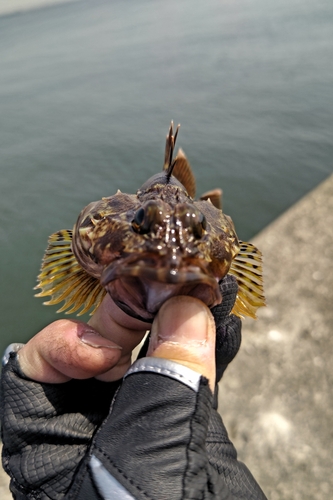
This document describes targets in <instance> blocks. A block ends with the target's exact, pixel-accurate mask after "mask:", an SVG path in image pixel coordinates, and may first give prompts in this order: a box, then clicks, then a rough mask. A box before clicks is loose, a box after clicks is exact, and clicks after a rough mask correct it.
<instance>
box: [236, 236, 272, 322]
mask: <svg viewBox="0 0 333 500" xmlns="http://www.w3.org/2000/svg"><path fill="white" fill-rule="evenodd" d="M239 243H240V250H239V252H238V254H237V255H236V257H235V258H234V259H233V261H232V264H231V267H230V270H229V273H230V274H232V275H233V276H235V278H236V279H237V283H238V293H237V298H236V302H235V305H234V307H233V309H232V311H231V313H232V314H236V316H240V317H243V316H249V317H250V318H253V319H256V317H257V316H256V312H257V309H258V308H259V307H263V306H265V305H266V304H265V297H264V288H263V278H262V255H261V252H260V251H259V250H258V249H257V248H256V247H255V246H254V245H252V243H246V242H244V241H240V242H239Z"/></svg>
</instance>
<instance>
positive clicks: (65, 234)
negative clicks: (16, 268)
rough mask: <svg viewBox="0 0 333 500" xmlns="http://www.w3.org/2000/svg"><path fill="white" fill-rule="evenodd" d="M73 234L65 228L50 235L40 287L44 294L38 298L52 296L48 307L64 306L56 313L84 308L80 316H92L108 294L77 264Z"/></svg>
mask: <svg viewBox="0 0 333 500" xmlns="http://www.w3.org/2000/svg"><path fill="white" fill-rule="evenodd" d="M72 236H73V232H72V231H71V230H70V229H63V230H61V231H58V232H57V233H54V234H52V235H51V236H50V238H49V241H48V247H47V249H46V251H45V255H44V258H43V261H42V267H41V271H40V274H39V275H38V285H37V286H36V287H35V289H38V288H40V289H41V290H42V291H41V292H40V293H37V294H36V295H35V297H47V296H51V299H50V300H49V301H48V302H44V304H46V305H53V304H59V303H60V302H62V301H64V305H63V306H62V307H61V308H60V309H59V310H58V311H57V312H63V311H66V313H65V314H70V313H73V312H76V311H78V310H79V309H81V310H80V311H79V312H78V313H77V316H81V314H84V313H86V312H88V311H89V310H90V309H91V308H93V310H92V311H91V313H90V315H92V314H93V313H94V312H95V310H96V309H97V307H98V306H99V305H100V303H101V301H102V299H103V297H104V295H105V294H106V291H105V290H104V288H103V287H102V286H101V285H100V282H99V280H98V279H97V278H93V277H92V276H90V275H89V274H88V273H86V271H84V269H82V267H81V266H80V265H79V263H78V262H77V260H76V258H75V256H74V254H73V252H72V249H71V245H72Z"/></svg>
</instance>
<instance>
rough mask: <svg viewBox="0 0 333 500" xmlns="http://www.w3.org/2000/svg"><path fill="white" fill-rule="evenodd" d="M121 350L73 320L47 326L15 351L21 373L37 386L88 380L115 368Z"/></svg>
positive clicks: (92, 330)
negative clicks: (34, 381)
mask: <svg viewBox="0 0 333 500" xmlns="http://www.w3.org/2000/svg"><path fill="white" fill-rule="evenodd" d="M121 355H122V348H121V346H119V345H117V344H116V343H115V342H112V341H111V340H109V339H106V338H104V337H102V336H101V335H100V334H99V333H98V332H96V331H95V330H94V329H93V328H92V327H91V326H89V325H86V324H85V323H82V322H79V321H73V320H59V321H55V322H54V323H51V324H50V325H48V326H47V327H46V328H44V329H43V330H42V331H41V332H39V333H38V334H37V335H35V336H34V337H33V338H32V339H31V340H30V341H29V342H28V343H27V344H26V345H25V346H24V347H22V349H21V350H20V351H19V354H18V356H19V364H20V367H21V369H22V371H23V373H24V374H25V375H26V376H27V377H29V378H31V379H33V380H36V381H38V382H45V383H53V384H54V383H62V382H66V381H68V380H70V379H71V378H76V379H85V378H91V377H94V376H97V375H100V374H101V373H104V372H107V371H108V370H110V369H111V368H112V367H113V366H115V365H117V363H118V362H119V360H120V358H121Z"/></svg>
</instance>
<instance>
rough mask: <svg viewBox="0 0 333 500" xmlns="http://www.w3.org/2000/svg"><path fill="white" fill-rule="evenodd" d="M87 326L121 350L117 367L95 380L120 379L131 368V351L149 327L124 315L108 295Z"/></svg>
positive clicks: (147, 324)
mask: <svg viewBox="0 0 333 500" xmlns="http://www.w3.org/2000/svg"><path fill="white" fill-rule="evenodd" d="M89 325H90V326H92V327H93V328H94V329H95V330H96V331H98V332H99V333H100V334H101V335H102V336H103V337H105V338H106V339H109V340H112V341H113V342H115V343H116V344H117V345H119V346H120V347H121V348H122V353H121V358H120V360H119V362H118V363H117V365H116V366H114V367H113V368H112V369H111V370H110V371H108V372H106V373H103V374H102V375H99V376H98V377H97V378H98V379H99V380H104V381H110V380H118V379H120V378H122V377H123V376H124V375H125V373H126V371H127V370H128V369H129V367H130V366H131V361H132V350H133V349H134V348H135V347H136V346H137V345H138V344H139V343H140V342H141V340H142V339H143V337H144V335H145V333H146V331H147V329H148V328H150V326H151V325H150V324H149V323H144V322H143V321H140V320H138V319H135V318H132V317H131V316H128V314H125V313H124V312H123V311H122V310H121V309H120V308H119V307H118V306H117V305H116V304H115V303H114V301H113V300H112V299H111V297H110V295H106V296H105V297H104V299H103V302H102V304H101V305H100V307H99V308H98V309H97V311H96V313H95V314H94V315H93V316H92V318H91V319H90V320H89Z"/></svg>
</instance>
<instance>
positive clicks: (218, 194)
mask: <svg viewBox="0 0 333 500" xmlns="http://www.w3.org/2000/svg"><path fill="white" fill-rule="evenodd" d="M199 199H200V200H210V201H211V202H212V204H213V205H214V207H216V208H219V209H220V210H222V189H220V188H216V189H211V190H210V191H206V192H205V193H204V194H202V195H201V196H200V198H199Z"/></svg>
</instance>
